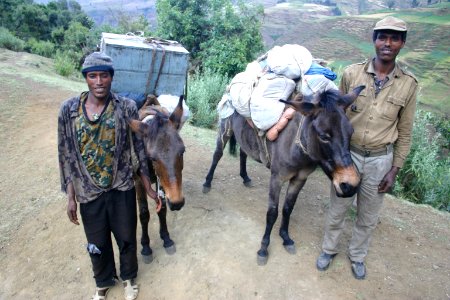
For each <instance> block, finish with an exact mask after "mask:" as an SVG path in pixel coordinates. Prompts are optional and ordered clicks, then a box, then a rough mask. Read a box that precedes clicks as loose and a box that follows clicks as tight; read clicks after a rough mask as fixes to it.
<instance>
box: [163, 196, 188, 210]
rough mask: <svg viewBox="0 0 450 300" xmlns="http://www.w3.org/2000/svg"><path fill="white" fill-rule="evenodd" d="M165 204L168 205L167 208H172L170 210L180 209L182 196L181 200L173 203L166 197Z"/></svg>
mask: <svg viewBox="0 0 450 300" xmlns="http://www.w3.org/2000/svg"><path fill="white" fill-rule="evenodd" d="M167 204H168V205H169V209H170V210H172V211H174V210H180V209H181V208H183V206H184V198H183V199H181V201H179V202H175V203H172V202H171V201H170V199H167Z"/></svg>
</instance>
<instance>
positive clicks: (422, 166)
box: [394, 110, 450, 211]
mask: <svg viewBox="0 0 450 300" xmlns="http://www.w3.org/2000/svg"><path fill="white" fill-rule="evenodd" d="M435 121H436V119H435V117H434V116H433V114H432V113H430V112H425V111H422V110H418V111H417V114H416V119H415V123H414V128H413V136H412V146H411V152H410V154H409V155H408V157H407V159H406V161H405V164H404V166H403V168H402V169H401V170H400V172H399V176H398V177H397V184H396V187H395V189H394V193H395V194H396V195H399V196H402V197H404V198H407V199H408V200H410V201H412V202H415V203H423V204H429V205H431V206H433V207H435V208H438V209H441V210H446V211H450V197H449V195H450V159H449V157H448V154H444V155H443V154H442V153H441V149H442V146H443V145H445V140H443V139H442V135H441V134H440V133H439V130H436V128H435V127H434V126H436V123H434V122H435ZM447 142H448V141H447Z"/></svg>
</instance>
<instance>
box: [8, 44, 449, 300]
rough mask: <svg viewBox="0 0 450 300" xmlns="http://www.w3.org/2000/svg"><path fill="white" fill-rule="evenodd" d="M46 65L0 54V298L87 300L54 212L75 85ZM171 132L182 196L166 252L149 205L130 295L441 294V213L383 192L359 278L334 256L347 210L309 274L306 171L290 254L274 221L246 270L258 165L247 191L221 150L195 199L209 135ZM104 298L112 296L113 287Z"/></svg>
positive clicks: (321, 181)
mask: <svg viewBox="0 0 450 300" xmlns="http://www.w3.org/2000/svg"><path fill="white" fill-rule="evenodd" d="M50 71H51V61H49V60H45V59H42V58H37V57H35V56H30V55H25V54H16V53H13V52H9V51H6V50H2V49H0V82H1V86H0V89H1V93H0V220H1V223H0V269H1V271H0V299H88V298H89V297H90V296H91V294H92V293H93V291H94V287H95V285H94V280H93V278H92V271H91V268H90V260H89V257H88V254H87V252H86V250H85V243H86V242H85V237H84V232H83V228H82V226H75V225H73V224H72V223H70V222H69V220H68V218H67V216H66V213H65V207H66V200H65V195H63V194H62V193H61V192H60V191H59V173H58V164H57V151H56V120H57V113H58V109H59V105H60V103H61V101H62V100H63V99H65V98H67V97H69V96H71V95H74V94H76V91H81V89H83V87H84V85H83V84H82V83H79V82H75V81H69V80H66V79H63V78H60V77H58V76H56V75H53V74H52V73H50ZM182 136H183V139H184V141H185V144H186V149H187V151H186V156H185V168H184V178H183V179H184V182H183V184H184V193H185V195H186V200H187V202H186V205H185V207H184V208H183V209H182V210H181V211H179V212H169V213H168V225H169V230H170V233H171V237H172V239H173V240H174V241H175V243H176V249H177V252H176V253H175V254H174V255H168V254H166V253H165V251H164V249H163V247H162V241H161V240H160V239H159V237H158V224H157V216H156V213H155V212H154V211H152V213H151V218H152V219H151V224H150V232H151V239H152V241H151V246H152V248H153V251H154V261H153V262H152V263H151V264H144V263H143V262H142V260H140V265H139V275H138V283H139V284H140V296H139V299H450V215H449V214H446V213H441V212H438V211H436V210H434V209H432V208H430V207H427V206H417V205H412V204H410V203H408V202H405V201H402V200H399V199H395V198H393V197H390V196H388V197H387V199H386V201H385V206H384V209H383V211H382V214H381V223H380V224H379V226H378V227H377V229H376V232H375V234H374V237H373V241H372V245H371V248H370V252H369V255H368V257H367V260H366V263H367V270H368V276H367V279H366V280H363V281H357V280H355V279H354V278H353V276H352V274H351V271H350V264H349V261H348V259H347V257H346V246H347V243H348V240H349V237H350V234H351V222H352V215H351V214H349V219H348V222H347V226H346V230H345V234H344V236H343V237H342V239H341V245H340V250H341V253H340V254H339V255H338V256H337V257H336V259H335V261H334V262H333V264H332V265H331V267H330V268H329V269H328V270H327V271H326V272H319V271H317V270H316V268H315V259H316V257H317V255H318V254H319V252H320V245H321V239H322V233H323V222H324V215H325V213H326V211H327V206H328V202H329V196H328V188H329V182H328V179H327V178H326V177H325V176H324V175H323V174H322V173H321V172H315V173H314V174H313V175H312V176H311V178H310V179H309V181H308V182H307V183H306V185H305V188H304V189H303V191H302V192H301V194H300V196H299V199H298V201H297V204H296V206H295V209H294V211H293V213H292V217H291V225H290V226H291V227H290V229H291V230H290V232H291V237H292V238H293V239H294V240H295V241H296V247H297V251H296V254H293V255H292V254H289V253H287V252H286V251H285V250H284V248H283V246H282V240H281V238H279V237H278V235H277V232H278V227H279V223H280V219H281V217H279V218H278V220H277V223H276V225H275V228H274V230H273V233H272V240H271V245H270V247H269V251H270V254H269V261H268V263H267V265H265V266H258V265H257V263H256V251H257V250H258V249H259V244H260V240H261V238H262V234H263V231H264V226H265V213H266V208H267V198H268V195H267V194H268V181H269V172H268V170H266V169H265V168H264V167H263V166H261V165H259V164H257V163H255V162H250V163H249V175H250V176H251V177H252V179H253V182H254V186H253V187H252V188H246V187H244V186H243V185H242V182H241V179H240V177H239V175H238V166H239V162H238V159H236V158H233V157H230V156H228V155H226V156H225V157H224V158H223V160H222V161H221V162H220V164H219V167H218V170H217V172H216V175H215V180H214V181H213V188H212V190H211V192H210V193H209V194H206V195H205V194H203V193H202V183H203V181H204V177H205V175H206V173H207V170H208V167H209V163H210V161H211V157H212V152H213V146H214V139H215V132H214V131H211V130H203V129H197V128H193V127H191V126H185V127H184V128H183V130H182ZM152 207H154V204H153V203H152ZM138 226H139V225H138ZM139 250H140V249H139ZM108 298H109V299H123V296H122V288H121V287H120V286H116V287H115V288H113V289H112V291H111V293H110V294H109V297H108Z"/></svg>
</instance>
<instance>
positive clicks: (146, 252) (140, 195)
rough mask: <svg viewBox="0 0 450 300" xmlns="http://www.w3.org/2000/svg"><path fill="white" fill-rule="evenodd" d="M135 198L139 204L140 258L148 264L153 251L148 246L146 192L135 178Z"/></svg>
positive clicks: (148, 216)
mask: <svg viewBox="0 0 450 300" xmlns="http://www.w3.org/2000/svg"><path fill="white" fill-rule="evenodd" d="M135 187H136V198H137V201H138V206H139V220H140V222H141V228H142V235H141V245H142V250H141V254H142V258H143V260H144V263H146V264H149V263H151V262H152V260H153V251H152V248H150V237H149V235H148V223H149V222H150V212H149V210H148V202H147V193H146V192H145V188H144V185H143V184H142V182H141V181H140V179H135Z"/></svg>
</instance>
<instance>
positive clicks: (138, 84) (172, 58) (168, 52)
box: [100, 32, 189, 96]
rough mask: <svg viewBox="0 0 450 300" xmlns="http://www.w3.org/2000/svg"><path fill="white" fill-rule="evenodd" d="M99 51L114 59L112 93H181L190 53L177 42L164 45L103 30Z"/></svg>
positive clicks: (178, 94)
mask: <svg viewBox="0 0 450 300" xmlns="http://www.w3.org/2000/svg"><path fill="white" fill-rule="evenodd" d="M100 51H102V52H104V53H106V54H107V55H109V56H110V57H111V58H112V59H113V65H114V80H113V84H112V90H113V92H117V93H124V92H130V93H142V94H149V93H153V94H156V95H163V94H171V95H176V96H180V95H182V94H184V88H185V84H186V76H187V70H188V60H189V52H188V51H187V50H186V49H185V48H184V47H183V46H181V45H180V44H178V43H176V42H174V43H173V44H170V45H166V44H162V43H158V42H157V41H156V42H148V40H147V39H146V38H143V37H137V36H128V35H122V34H113V33H105V32H104V33H102V40H101V46H100ZM163 57H164V63H163V65H162V69H161V70H160V68H161V63H162V62H163ZM152 61H153V63H152ZM158 74H159V79H158V82H157V78H158ZM155 85H156V86H155Z"/></svg>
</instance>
